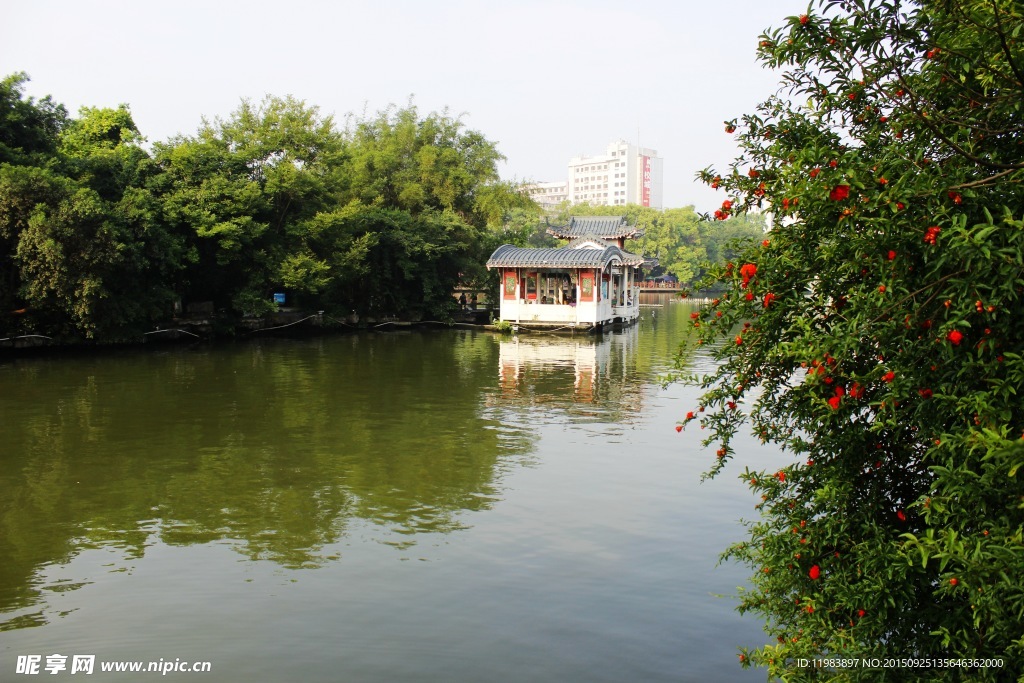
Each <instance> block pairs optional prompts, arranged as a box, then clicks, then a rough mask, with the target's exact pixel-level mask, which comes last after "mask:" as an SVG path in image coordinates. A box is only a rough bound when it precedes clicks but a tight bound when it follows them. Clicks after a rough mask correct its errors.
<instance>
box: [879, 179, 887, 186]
mask: <svg viewBox="0 0 1024 683" xmlns="http://www.w3.org/2000/svg"><path fill="white" fill-rule="evenodd" d="M878 184H879V185H888V184H889V181H888V180H886V179H885V178H879V179H878Z"/></svg>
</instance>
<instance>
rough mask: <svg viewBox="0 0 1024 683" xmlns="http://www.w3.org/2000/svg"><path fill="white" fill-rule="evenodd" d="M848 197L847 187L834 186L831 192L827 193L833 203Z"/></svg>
mask: <svg viewBox="0 0 1024 683" xmlns="http://www.w3.org/2000/svg"><path fill="white" fill-rule="evenodd" d="M849 196H850V186H849V185H836V186H835V187H833V188H832V191H831V192H829V193H828V198H829V199H831V200H832V201H834V202H839V201H842V200H844V199H846V198H847V197H849Z"/></svg>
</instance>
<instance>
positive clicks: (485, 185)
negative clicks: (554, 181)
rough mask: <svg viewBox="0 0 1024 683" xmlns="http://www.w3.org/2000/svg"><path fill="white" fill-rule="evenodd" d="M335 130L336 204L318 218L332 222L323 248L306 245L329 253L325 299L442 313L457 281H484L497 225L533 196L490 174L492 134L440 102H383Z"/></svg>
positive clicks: (495, 157) (500, 230) (494, 156)
mask: <svg viewBox="0 0 1024 683" xmlns="http://www.w3.org/2000/svg"><path fill="white" fill-rule="evenodd" d="M344 135H345V140H346V147H345V156H344V160H343V161H342V162H341V164H340V166H339V171H338V174H339V177H341V178H342V181H341V190H340V192H339V193H338V199H339V203H340V204H341V205H342V206H343V207H344V208H342V209H341V210H339V211H335V212H333V213H331V214H330V215H327V216H325V217H323V220H322V221H320V222H319V223H318V225H319V226H325V225H326V226H330V227H331V229H330V230H327V231H326V233H325V237H326V241H324V242H323V244H328V245H331V246H330V248H329V249H327V250H325V249H324V248H323V246H322V244H321V245H320V246H314V247H313V253H316V254H322V255H323V258H325V259H326V260H327V261H328V262H330V263H331V267H330V273H331V276H330V277H331V279H332V281H333V283H334V284H333V285H331V286H329V289H330V290H331V292H332V295H331V296H330V297H329V298H328V305H336V306H338V307H340V308H341V309H342V310H346V309H351V310H355V311H358V312H363V313H371V314H373V315H387V314H391V315H403V316H405V315H407V316H412V317H417V316H427V315H429V316H444V315H446V314H447V312H448V311H449V309H450V307H451V306H452V303H453V300H452V297H451V292H452V290H453V289H454V288H455V286H456V285H457V284H459V283H460V282H463V283H465V284H476V285H481V284H482V283H486V282H487V279H486V278H487V274H486V272H485V270H484V268H483V264H484V263H485V262H486V260H487V257H488V256H489V255H490V253H491V252H492V251H493V249H494V248H495V247H496V246H497V244H498V243H499V242H498V240H499V239H500V237H502V236H504V235H505V233H506V229H505V225H506V224H508V221H510V220H518V218H516V217H517V216H519V215H520V213H521V212H527V213H529V212H531V211H535V210H536V209H535V206H534V204H533V202H532V201H531V200H530V199H529V197H528V196H527V195H526V194H525V192H523V191H522V189H521V187H520V186H519V185H518V184H515V183H510V182H503V181H501V180H500V179H499V177H498V171H497V162H498V161H500V160H502V159H503V158H504V157H502V156H501V154H499V153H498V151H497V147H496V146H495V144H494V143H493V142H490V141H488V140H487V139H486V138H485V137H484V136H483V135H481V134H480V133H478V132H476V131H470V130H465V127H464V125H463V123H462V122H461V121H460V120H459V119H458V118H453V117H451V116H450V115H448V114H447V112H443V113H440V114H438V113H431V114H429V115H427V116H426V117H423V118H421V117H420V115H419V113H418V111H417V109H416V108H415V107H414V106H411V105H410V106H409V107H406V108H404V109H394V108H392V109H387V110H385V111H382V112H379V113H378V114H377V115H376V116H374V117H372V118H362V119H357V118H353V119H351V120H350V121H349V125H348V128H347V129H346V132H345V134H344ZM402 214H404V215H402ZM339 236H344V237H343V238H342V241H341V242H339V241H338V239H339ZM332 254H333V256H332ZM339 254H343V257H341V258H339V257H338V255H339Z"/></svg>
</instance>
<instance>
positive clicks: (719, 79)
mask: <svg viewBox="0 0 1024 683" xmlns="http://www.w3.org/2000/svg"><path fill="white" fill-rule="evenodd" d="M806 2H807V0H802V1H801V2H796V1H795V0H730V2H708V1H706V0H703V1H697V0H675V1H669V0H632V1H630V2H626V1H624V0H619V1H611V0H543V1H541V0H517V1H515V2H510V1H505V2H496V1H494V2H492V1H485V0H477V1H475V2H474V1H471V0H420V1H413V0H377V1H376V2H373V1H370V0H344V1H337V2H321V1H318V0H290V1H284V2H282V1H280V0H278V1H275V2H268V1H266V0H245V1H240V0H174V1H173V2H170V1H167V0H134V1H127V0H122V1H114V0H32V1H28V0H17V1H14V0H0V74H2V75H8V74H10V73H13V72H16V71H24V72H26V73H28V74H29V76H30V77H31V79H32V81H31V82H30V83H29V85H28V94H29V95H32V96H35V97H40V96H43V95H47V94H49V95H52V96H53V97H54V99H55V100H56V101H58V102H61V103H63V104H64V105H66V106H67V107H68V109H69V111H71V112H76V111H77V110H78V108H79V107H80V106H83V105H88V106H96V107H109V106H117V105H118V104H121V103H124V104H127V105H129V106H130V107H131V110H132V113H133V116H134V118H135V122H136V124H137V125H138V126H139V128H140V129H141V131H142V133H143V134H144V135H145V136H146V137H147V138H148V139H149V140H150V141H159V140H166V139H167V138H169V137H171V136H172V135H175V134H176V133H186V134H190V133H193V132H195V130H196V129H197V128H198V127H199V124H200V119H201V118H202V117H203V116H205V117H207V118H210V119H212V118H214V117H217V116H226V115H228V114H230V113H231V112H232V111H233V110H234V109H235V108H236V107H237V106H238V104H239V102H240V100H241V99H242V98H250V99H254V100H259V99H261V98H262V97H263V96H264V95H266V94H273V95H279V96H284V95H292V96H294V97H297V98H299V99H302V100H305V101H306V102H307V103H309V104H313V105H316V106H318V107H319V108H320V110H321V112H322V113H324V114H333V115H334V116H335V117H336V118H337V119H339V120H341V119H343V118H344V116H345V114H347V113H351V112H355V113H361V112H363V111H364V110H366V111H368V112H369V113H374V112H376V111H377V110H379V109H383V108H385V107H386V106H388V105H389V104H397V105H404V104H406V103H407V102H408V101H409V99H410V97H411V98H412V99H413V101H414V102H415V104H416V105H417V106H418V107H419V109H420V112H421V113H422V114H426V113H428V112H429V111H433V110H440V109H443V108H445V107H447V108H448V109H449V110H450V112H451V113H453V114H462V115H463V120H464V122H465V123H466V125H467V127H469V128H471V129H475V130H479V131H480V132H482V133H483V134H484V135H485V136H486V137H487V138H488V139H490V140H493V141H495V142H497V144H498V148H499V150H500V151H501V152H502V153H503V154H504V155H505V156H506V157H507V158H508V160H507V161H506V162H505V163H503V164H502V166H501V169H500V170H501V173H502V176H503V177H504V178H507V179H513V178H514V179H520V180H523V179H526V180H561V179H564V178H565V176H566V164H567V162H568V160H569V158H570V157H572V156H576V155H580V154H587V155H596V154H603V153H604V150H605V148H606V146H607V145H608V143H609V142H611V141H612V140H615V139H618V138H625V139H627V140H630V141H634V142H635V141H637V140H639V142H640V143H641V144H642V145H643V146H645V147H651V148H654V149H656V150H657V151H658V153H659V155H660V156H661V157H662V158H663V159H664V166H665V188H664V190H665V204H666V206H667V207H676V206H685V205H687V204H696V205H697V208H698V209H700V210H711V209H714V208H715V206H716V205H717V204H718V203H719V202H721V196H720V195H718V194H717V193H715V192H713V191H712V190H710V189H708V188H706V187H704V186H703V185H700V184H698V183H695V182H694V181H693V176H694V173H695V172H696V171H697V170H699V169H701V168H703V167H704V166H707V165H711V164H714V165H717V166H719V167H720V168H721V167H724V165H725V164H726V163H727V162H728V161H729V160H730V159H732V157H733V156H735V154H736V149H735V146H734V144H733V141H732V138H731V136H729V135H727V134H726V133H725V132H724V131H723V126H722V121H723V120H725V119H731V118H733V117H736V116H739V115H741V114H743V113H746V112H750V111H752V110H753V108H754V106H755V105H756V104H757V103H758V102H760V101H762V100H764V99H765V98H766V97H767V96H769V95H770V94H772V93H774V92H775V91H776V90H777V88H778V77H777V75H776V74H773V73H771V72H769V71H766V70H764V69H762V68H761V67H760V66H759V65H758V64H757V63H756V62H755V60H754V52H755V49H756V46H757V38H758V35H759V34H760V33H761V31H763V30H764V29H766V28H768V27H770V26H779V25H781V24H782V23H783V21H784V18H785V17H786V16H787V15H792V14H798V13H801V12H805V11H806V10H807V4H806Z"/></svg>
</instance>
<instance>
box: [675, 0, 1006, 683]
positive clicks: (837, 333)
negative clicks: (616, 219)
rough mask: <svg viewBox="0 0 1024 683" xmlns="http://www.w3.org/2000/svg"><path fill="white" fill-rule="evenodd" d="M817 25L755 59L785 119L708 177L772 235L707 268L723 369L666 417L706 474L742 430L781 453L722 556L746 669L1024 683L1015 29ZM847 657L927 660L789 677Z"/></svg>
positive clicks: (795, 26) (705, 327) (918, 11)
mask: <svg viewBox="0 0 1024 683" xmlns="http://www.w3.org/2000/svg"><path fill="white" fill-rule="evenodd" d="M814 7H818V8H819V10H818V11H809V12H808V14H807V15H801V16H799V17H797V16H794V17H790V18H789V19H788V20H787V22H786V24H785V25H784V26H783V27H781V28H779V29H777V30H773V31H770V32H768V33H766V34H765V35H763V36H762V37H761V41H760V48H759V54H760V58H761V60H762V61H763V62H764V63H765V64H767V65H768V66H772V67H776V68H781V69H783V70H784V73H783V83H784V85H785V86H787V87H788V88H789V90H790V94H791V96H792V99H793V101H794V102H799V104H791V103H790V102H788V101H785V100H783V99H780V98H773V99H770V100H768V101H767V102H765V103H764V104H763V105H761V106H760V107H759V109H758V111H757V112H756V113H753V114H750V115H747V116H744V117H742V119H741V120H739V121H736V122H731V123H730V124H729V126H728V128H727V130H728V129H729V128H734V130H735V131H736V132H737V133H738V135H739V140H740V145H741V148H742V150H743V153H742V155H741V156H740V157H739V158H738V159H737V160H736V161H735V162H734V164H733V165H732V169H731V172H730V173H725V174H722V175H723V176H724V179H723V178H721V177H719V176H718V174H716V173H715V172H714V171H713V170H711V169H709V170H707V171H705V172H703V178H704V179H705V180H706V181H707V182H709V183H711V184H713V185H715V186H721V187H723V188H724V189H725V190H726V191H727V198H726V200H725V202H724V203H723V206H722V208H721V209H720V210H719V215H720V216H719V217H722V218H725V217H727V216H730V215H732V214H734V213H736V212H737V211H743V210H746V209H751V208H753V207H756V206H760V205H762V204H764V205H765V206H770V207H771V208H772V211H773V212H774V213H775V215H776V221H775V226H774V228H773V230H772V231H771V232H770V234H769V235H768V236H767V239H766V240H764V241H763V243H762V244H759V245H758V246H756V247H755V248H752V249H748V250H747V251H746V252H745V254H744V255H743V256H742V257H741V258H740V259H737V260H736V261H735V265H733V266H726V267H722V268H717V269H715V271H714V276H715V277H716V278H717V279H718V280H719V281H721V282H723V283H725V284H726V285H727V286H728V287H729V291H728V293H727V294H726V295H724V296H723V297H722V298H721V300H720V301H719V302H717V303H716V304H715V305H713V306H710V307H708V308H706V309H705V310H704V311H702V312H701V313H700V315H699V316H698V319H697V320H695V324H696V325H699V327H700V342H701V343H703V344H708V343H712V342H714V343H716V344H717V346H716V348H717V351H716V354H717V356H718V358H719V359H720V360H721V364H720V366H719V368H718V370H717V371H716V372H714V373H713V374H711V375H709V376H707V377H705V378H703V380H702V381H703V387H704V389H705V392H704V394H703V396H702V397H701V399H700V404H699V405H698V406H694V409H693V412H692V413H690V414H687V416H686V418H684V419H683V420H682V422H683V423H684V424H686V423H690V422H700V423H702V426H704V427H706V428H707V429H708V430H709V431H708V432H706V433H707V434H708V435H709V437H708V439H707V441H706V443H707V444H717V445H718V446H719V450H718V456H719V457H718V460H717V461H716V462H715V463H714V465H713V466H712V468H711V471H710V473H709V474H712V475H713V474H715V473H718V472H719V471H720V470H721V468H722V467H723V466H725V464H726V463H727V462H729V461H731V460H733V459H734V458H740V457H743V455H744V454H742V453H737V452H735V450H734V448H733V445H732V436H733V435H734V434H735V433H736V430H737V429H739V428H740V426H741V425H743V424H746V423H749V424H750V425H751V426H752V428H753V430H754V432H755V434H757V435H759V436H760V437H761V438H762V439H764V440H765V441H769V442H774V443H777V444H779V445H781V446H782V448H783V449H784V450H785V451H786V452H788V453H791V454H792V455H793V456H794V459H793V461H792V463H791V464H789V465H787V466H784V467H782V468H780V469H778V470H776V471H763V470H761V469H759V468H758V466H757V465H756V464H754V463H751V465H750V467H749V468H748V469H746V470H745V471H744V472H743V473H742V475H741V476H742V477H743V479H744V480H746V481H748V482H749V485H750V487H751V489H752V490H753V491H754V492H755V493H757V494H758V495H760V496H761V502H760V503H759V505H758V509H759V510H760V512H761V516H760V519H758V520H755V521H752V522H750V523H748V531H749V538H748V539H746V540H745V541H743V542H742V543H739V544H736V545H735V546H733V547H732V548H731V549H729V551H728V552H727V556H728V557H732V558H737V559H739V560H740V561H743V562H745V563H747V564H748V565H749V566H750V567H751V569H752V570H753V571H754V574H753V576H752V579H751V583H752V587H751V589H750V590H749V591H746V592H745V593H744V594H743V596H742V602H741V607H740V609H741V611H752V612H755V613H759V614H761V615H762V616H763V617H764V618H765V620H766V623H767V626H766V628H767V630H768V633H769V634H770V636H771V638H772V642H771V643H770V644H768V645H766V646H764V647H760V648H757V649H754V650H750V651H748V650H743V652H742V653H741V655H740V658H741V662H743V663H744V664H745V665H746V664H754V665H758V666H764V667H767V669H768V672H769V676H771V677H779V678H782V679H784V680H790V681H798V680H819V679H828V678H836V679H840V678H841V679H842V680H872V681H873V680H880V678H881V677H882V676H888V677H890V678H891V679H893V680H929V681H935V680H967V679H970V680H992V681H995V680H1015V679H1017V677H1019V676H1021V675H1022V674H1024V664H1022V662H1024V652H1022V650H1024V545H1022V537H1024V507H1022V504H1021V501H1024V482H1022V479H1021V477H1022V474H1024V470H1022V469H1021V466H1022V465H1024V404H1022V402H1021V398H1020V395H1019V390H1020V387H1021V386H1022V385H1024V356H1022V352H1024V336H1022V332H1021V330H1022V329H1024V327H1022V326H1021V325H1020V322H1019V321H1020V319H1021V317H1022V314H1024V306H1022V294H1024V222H1022V209H1024V184H1022V180H1024V146H1022V145H1024V142H1022V141H1024V117H1022V108H1024V104H1022V103H1024V50H1022V48H1021V40H1022V39H1024V14H1022V7H1021V5H1020V3H1019V2H1016V1H1015V0H984V1H982V0H950V1H948V2H933V3H932V2H930V3H921V4H901V3H898V2H879V1H873V0H872V1H869V0H822V1H821V2H818V3H815V4H814ZM805 103H806V104H805ZM719 316H720V317H719ZM773 469H774V468H773ZM776 641H777V642H776ZM839 657H845V658H858V661H860V660H859V658H861V657H879V658H886V657H910V658H919V660H920V659H923V660H925V661H927V660H929V659H930V660H932V662H933V663H932V664H931V665H929V664H927V663H922V664H921V665H919V666H917V667H914V666H909V665H908V666H907V667H904V668H900V669H889V670H886V671H884V672H883V671H881V670H878V669H874V670H871V669H863V668H858V669H838V668H835V667H831V666H828V665H827V664H826V665H825V666H824V668H820V667H814V666H810V667H805V666H802V665H801V663H800V662H801V659H811V658H824V659H826V660H827V659H829V658H839ZM989 658H990V661H989V665H988V666H985V665H984V662H985V660H986V659H989ZM951 660H952V662H953V663H955V664H958V666H957V668H943V667H942V666H941V664H942V663H946V662H950V661H951ZM979 660H980V662H981V664H980V665H979ZM935 662H938V663H935ZM993 662H994V663H993ZM964 663H966V664H965V666H966V668H960V667H959V664H964Z"/></svg>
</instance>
